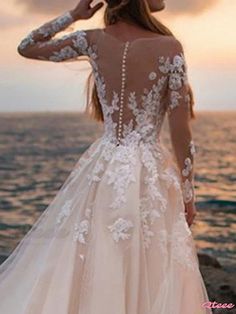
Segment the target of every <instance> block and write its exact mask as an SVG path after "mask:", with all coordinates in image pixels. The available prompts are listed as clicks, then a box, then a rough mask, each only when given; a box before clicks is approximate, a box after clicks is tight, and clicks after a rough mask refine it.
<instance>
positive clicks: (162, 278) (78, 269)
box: [0, 136, 211, 314]
mask: <svg viewBox="0 0 236 314" xmlns="http://www.w3.org/2000/svg"><path fill="white" fill-rule="evenodd" d="M0 296H1V302H0V313H1V314H54V313H57V314H189V313H191V314H206V313H211V311H210V310H206V309H204V308H203V307H202V306H201V304H202V303H203V302H204V301H207V300H208V298H207V292H206V290H205V286H204V283H203V280H202V277H201V274H200V272H199V265H198V260H197V255H196V249H195V245H194V241H193V238H192V233H191V230H190V228H189V227H188V225H187V223H186V220H185V217H184V204H183V197H182V192H181V187H180V177H179V173H178V171H177V168H176V165H175V164H174V163H173V162H172V159H171V156H170V155H169V152H168V151H167V150H166V149H165V148H164V147H163V145H162V144H161V143H160V142H158V141H157V143H156V144H155V145H153V144H145V143H143V142H139V143H137V142H136V143H135V142H134V143H131V144H130V145H129V146H126V145H119V146H116V145H115V144H113V143H112V141H109V139H108V138H107V137H106V136H102V137H100V138H98V139H97V140H96V141H95V142H94V143H93V144H92V145H91V146H90V147H89V148H88V149H87V150H86V152H84V154H83V155H82V156H81V157H80V158H79V160H78V162H77V164H76V165H75V167H74V169H73V170H72V172H71V173H70V175H69V177H68V178H67V180H66V181H65V183H64V185H63V186H62V188H61V189H60V191H59V192H58V193H57V195H56V197H55V198H54V200H53V201H52V202H51V204H50V205H49V206H48V207H47V208H46V210H45V211H44V213H43V214H42V215H41V216H40V218H39V219H38V220H37V222H36V223H35V224H34V225H33V227H32V229H31V230H30V231H29V232H28V233H27V235H26V236H25V237H24V238H23V239H22V241H21V242H20V244H19V245H18V246H17V247H16V249H15V250H14V251H13V253H12V254H11V255H10V257H9V258H8V259H7V260H6V261H5V262H4V263H3V264H2V265H1V266H0Z"/></svg>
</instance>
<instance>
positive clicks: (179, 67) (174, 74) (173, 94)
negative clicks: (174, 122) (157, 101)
mask: <svg viewBox="0 0 236 314" xmlns="http://www.w3.org/2000/svg"><path fill="white" fill-rule="evenodd" d="M159 63H160V66H159V69H160V71H161V72H162V73H164V74H168V78H169V79H168V87H169V89H170V104H169V106H168V108H169V109H171V110H172V109H174V108H175V107H177V106H179V104H180V102H179V100H180V99H182V98H183V96H182V95H181V93H180V92H179V90H180V89H181V88H182V87H183V85H187V84H188V77H187V65H186V62H185V57H184V54H183V53H180V54H178V55H175V56H174V57H173V61H172V62H171V61H170V57H166V58H165V57H163V56H161V57H159ZM185 101H187V100H185ZM169 112H170V111H169Z"/></svg>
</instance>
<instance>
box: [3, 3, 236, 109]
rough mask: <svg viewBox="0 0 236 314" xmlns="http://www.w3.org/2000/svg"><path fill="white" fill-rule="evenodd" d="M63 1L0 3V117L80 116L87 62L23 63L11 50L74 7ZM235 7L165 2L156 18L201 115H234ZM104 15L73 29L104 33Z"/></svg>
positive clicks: (88, 69)
mask: <svg viewBox="0 0 236 314" xmlns="http://www.w3.org/2000/svg"><path fill="white" fill-rule="evenodd" d="M76 3H77V2H76V1H64V0H50V2H49V1H48V0H40V1H38V0H8V1H6V2H3V3H1V8H0V27H1V32H2V33H1V59H0V95H1V101H0V111H28V110H30V111H39V110H40V111H41V110H83V109H84V108H85V93H84V86H85V82H86V78H87V75H88V74H89V73H90V66H89V63H88V62H86V61H85V62H82V63H81V62H71V63H65V62H62V63H53V62H51V63H50V62H42V61H37V60H30V59H25V58H22V57H21V56H20V55H19V54H17V51H16V48H17V45H18V44H19V42H20V41H21V39H22V38H23V37H25V36H26V35H27V34H28V33H29V32H30V31H31V30H32V29H34V28H36V27H38V26H40V25H42V24H43V23H45V22H47V21H49V20H50V19H52V18H54V17H56V16H58V15H60V14H61V13H63V12H64V11H66V10H68V9H72V8H73V7H74V6H75V5H76ZM235 12H236V1H235V0H207V1H206V0H178V1H176V0H166V10H165V11H163V12H160V13H158V14H157V15H156V16H157V17H158V18H159V19H160V20H161V21H162V22H163V23H165V24H166V25H167V26H168V27H169V28H170V29H171V30H172V31H173V32H174V33H175V35H176V36H177V37H178V38H179V39H180V41H181V42H182V44H183V46H184V50H185V55H186V61H187V64H188V74H189V80H190V82H191V83H192V87H193V90H194V93H195V100H196V108H197V109H200V110H204V109H206V110H224V109H227V110H228V109H236V105H235V99H236V88H235V86H236V75H235V73H236V40H235V29H236V19H235ZM102 16H103V9H102V10H100V11H99V12H98V13H97V14H96V15H95V16H94V17H93V18H92V19H90V20H88V21H79V22H77V23H75V24H73V28H72V29H71V31H75V29H88V28H95V27H103V24H102Z"/></svg>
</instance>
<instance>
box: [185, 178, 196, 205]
mask: <svg viewBox="0 0 236 314" xmlns="http://www.w3.org/2000/svg"><path fill="white" fill-rule="evenodd" d="M182 190H183V198H184V203H189V202H191V201H192V200H193V197H194V188H193V181H190V180H189V179H186V180H184V181H183V184H182Z"/></svg>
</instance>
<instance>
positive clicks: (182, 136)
mask: <svg viewBox="0 0 236 314" xmlns="http://www.w3.org/2000/svg"><path fill="white" fill-rule="evenodd" d="M163 66H164V69H165V70H166V71H167V74H168V86H167V112H168V122H169V128H170V135H171V141H172V146H173V149H174V153H175V156H176V161H177V164H178V167H179V170H180V173H181V179H182V192H183V200H184V203H185V204H186V203H189V202H192V201H193V200H194V169H193V163H194V154H195V146H194V141H193V139H192V131H191V127H190V94H189V92H190V90H189V83H188V74H187V65H186V60H185V56H184V52H183V47H182V44H181V43H180V42H179V41H178V40H177V41H176V43H175V47H174V49H173V54H172V57H171V60H170V59H168V60H167V62H166V64H165V65H163Z"/></svg>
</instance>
